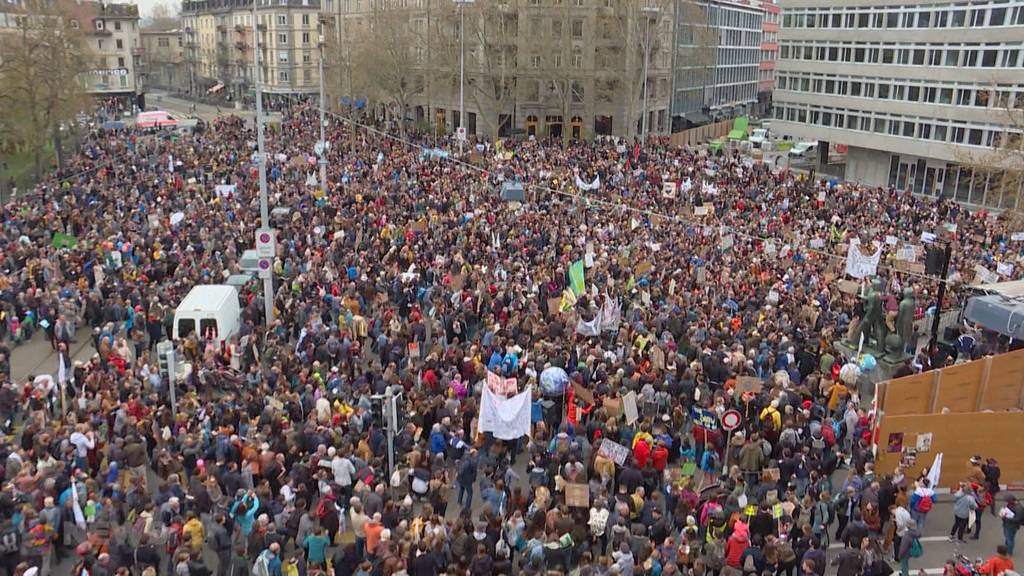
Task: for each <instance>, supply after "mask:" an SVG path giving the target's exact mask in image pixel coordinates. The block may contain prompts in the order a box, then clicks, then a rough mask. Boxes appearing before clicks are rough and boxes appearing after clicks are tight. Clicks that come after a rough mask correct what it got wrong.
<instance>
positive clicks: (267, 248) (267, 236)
mask: <svg viewBox="0 0 1024 576" xmlns="http://www.w3.org/2000/svg"><path fill="white" fill-rule="evenodd" d="M276 253H277V235H276V234H274V230H273V229H272V228H258V229H257V230H256V255H257V256H259V257H260V258H273V257H274V255H275V254H276Z"/></svg>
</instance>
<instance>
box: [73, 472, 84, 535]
mask: <svg viewBox="0 0 1024 576" xmlns="http://www.w3.org/2000/svg"><path fill="white" fill-rule="evenodd" d="M71 502H72V506H73V507H74V511H75V525H76V526H78V527H79V528H81V529H82V530H85V514H83V513H82V506H81V505H79V503H78V483H77V482H75V479H74V478H72V479H71Z"/></svg>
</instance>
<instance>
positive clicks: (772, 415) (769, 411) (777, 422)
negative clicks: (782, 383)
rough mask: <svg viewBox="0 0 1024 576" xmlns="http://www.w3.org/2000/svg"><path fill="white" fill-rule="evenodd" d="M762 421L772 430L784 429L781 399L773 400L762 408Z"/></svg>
mask: <svg viewBox="0 0 1024 576" xmlns="http://www.w3.org/2000/svg"><path fill="white" fill-rule="evenodd" d="M761 422H762V423H763V424H765V425H766V426H770V427H771V429H772V430H782V414H780V413H779V401H778V400H772V401H771V403H770V404H768V405H767V406H765V407H764V410H761Z"/></svg>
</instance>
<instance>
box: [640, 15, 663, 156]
mask: <svg viewBox="0 0 1024 576" xmlns="http://www.w3.org/2000/svg"><path fill="white" fill-rule="evenodd" d="M640 12H641V13H642V14H643V15H644V21H645V23H646V26H647V28H646V31H645V32H644V96H643V98H644V103H643V116H642V117H641V118H640V139H641V140H644V139H646V138H647V84H648V81H649V78H648V77H647V68H648V60H650V57H651V18H657V17H658V16H657V15H658V13H659V12H660V10H659V9H658V7H657V6H644V7H643V8H641V9H640Z"/></svg>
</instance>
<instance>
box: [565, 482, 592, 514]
mask: <svg viewBox="0 0 1024 576" xmlns="http://www.w3.org/2000/svg"><path fill="white" fill-rule="evenodd" d="M565 503H566V505H568V506H570V507H572V508H589V507H590V484H580V483H576V482H570V483H568V484H566V485H565Z"/></svg>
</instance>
